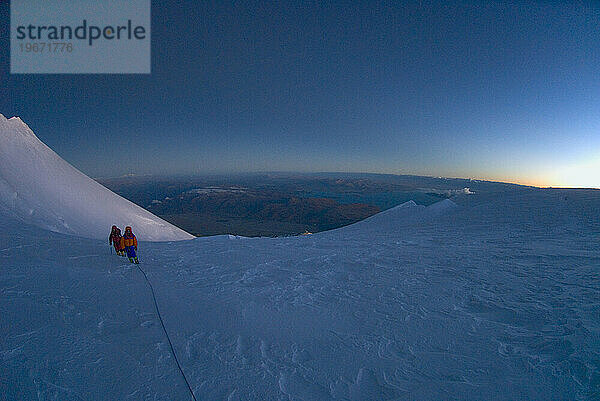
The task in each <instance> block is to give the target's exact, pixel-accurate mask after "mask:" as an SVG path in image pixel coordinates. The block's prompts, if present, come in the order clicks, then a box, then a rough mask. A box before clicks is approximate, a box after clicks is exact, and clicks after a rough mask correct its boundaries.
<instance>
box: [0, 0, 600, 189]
mask: <svg viewBox="0 0 600 401" xmlns="http://www.w3.org/2000/svg"><path fill="white" fill-rule="evenodd" d="M8 20H9V4H8V3H7V2H5V1H1V2H0V21H2V24H0V113H2V114H4V115H5V116H7V117H11V116H13V115H18V116H20V117H21V118H22V119H23V120H24V121H25V122H27V123H28V124H29V125H30V127H31V128H32V129H33V130H34V132H36V134H37V135H38V136H39V137H40V139H42V140H43V141H44V142H46V143H47V144H48V145H49V146H50V147H51V148H53V149H54V150H55V151H57V152H58V153H59V154H60V155H61V156H63V157H64V158H65V159H67V160H68V161H70V162H71V163H73V164H74V165H75V166H77V167H78V168H80V169H81V170H83V171H84V172H85V173H87V174H89V175H91V176H95V177H97V176H116V175H121V174H124V173H137V174H147V173H153V174H162V173H165V174H179V173H214V172H238V171H240V172H245V171H265V170H278V171H356V172H385V173H397V174H421V175H434V176H451V177H475V178H484V179H492V180H501V181H509V182H519V183H526V184H534V185H555V186H592V187H600V2H596V1H567V2H564V3H561V2H557V1H530V2H526V1H509V2H508V1H507V2H504V1H485V0H483V1H482V0H477V1H454V2H453V1H450V2H449V1H430V0H415V1H411V0H407V1H402V2H401V1H391V2H376V1H366V2H362V1H348V2H332V3H330V4H321V2H316V1H315V2H282V3H280V4H271V2H265V3H260V2H256V3H254V2H243V3H241V2H236V4H235V5H233V4H231V3H225V2H221V1H215V2H204V1H202V2H176V1H154V2H153V4H152V71H153V72H152V74H151V75H10V74H9V64H8V62H9V40H8V36H9V26H8Z"/></svg>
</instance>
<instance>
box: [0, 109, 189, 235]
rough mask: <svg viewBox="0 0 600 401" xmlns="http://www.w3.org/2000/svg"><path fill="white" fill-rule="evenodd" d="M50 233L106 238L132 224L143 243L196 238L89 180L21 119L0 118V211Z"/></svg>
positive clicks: (1, 116) (0, 116)
mask: <svg viewBox="0 0 600 401" xmlns="http://www.w3.org/2000/svg"><path fill="white" fill-rule="evenodd" d="M2 210H3V211H4V212H5V213H10V214H11V215H13V216H15V217H17V218H19V219H20V220H22V221H23V222H27V223H31V224H34V225H37V226H39V227H43V228H46V229H48V230H52V231H56V232H60V233H65V234H72V235H78V236H82V237H87V238H98V239H99V238H107V237H108V233H109V231H110V227H111V226H112V225H113V224H116V225H118V226H120V227H121V229H124V226H126V225H130V226H132V227H133V228H134V232H135V233H136V235H137V236H138V237H139V239H140V240H143V241H177V240H186V239H192V238H193V236H192V235H190V234H188V233H186V232H185V231H183V230H181V229H179V228H177V227H175V226H173V225H172V224H170V223H167V222H166V221H164V220H162V219H161V218H159V217H157V216H155V215H153V214H151V213H150V212H148V211H146V210H144V209H143V208H141V207H139V206H137V205H135V204H134V203H132V202H130V201H128V200H127V199H125V198H122V197H121V196H119V195H117V194H115V193H114V192H112V191H110V190H108V189H107V188H105V187H104V186H102V185H100V184H99V183H98V182H96V181H94V180H93V179H91V178H89V177H88V176H86V175H85V174H83V173H82V172H80V171H79V170H77V169H76V168H74V167H73V166H71V165H70V164H69V163H67V162H66V161H65V160H63V159H62V158H61V157H60V156H59V155H57V154H56V153H55V152H54V151H52V149H50V148H49V147H48V146H46V145H45V144H44V143H43V142H42V141H40V140H39V139H38V138H37V136H36V135H35V134H34V133H33V131H32V130H31V129H30V128H29V127H28V126H27V125H26V124H25V123H24V122H23V121H22V120H21V119H20V118H18V117H13V118H10V119H6V118H5V117H4V116H3V115H1V114H0V211H2Z"/></svg>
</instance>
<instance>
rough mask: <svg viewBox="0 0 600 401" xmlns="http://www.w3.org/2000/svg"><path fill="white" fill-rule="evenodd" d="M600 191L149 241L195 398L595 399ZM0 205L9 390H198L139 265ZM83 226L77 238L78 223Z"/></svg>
mask: <svg viewBox="0 0 600 401" xmlns="http://www.w3.org/2000/svg"><path fill="white" fill-rule="evenodd" d="M599 215H600V191H586V190H535V189H515V190H507V191H504V192H497V193H494V194H491V195H490V194H484V193H476V194H473V195H468V196H466V195H465V196H457V197H455V198H453V199H452V201H444V202H443V203H438V204H436V205H432V206H430V207H427V208H424V207H420V206H417V205H415V204H414V203H410V202H409V203H407V204H404V205H402V206H401V207H397V208H394V209H391V210H389V211H387V212H385V213H382V214H380V215H376V216H373V217H372V218H370V219H368V220H365V221H363V222H360V223H357V224H355V225H352V226H348V227H344V228H341V229H338V230H333V231H329V232H324V233H319V234H315V235H308V236H299V237H289V238H240V237H230V236H218V237H209V238H197V239H195V240H192V241H183V242H177V243H172V244H167V243H145V244H142V246H140V254H141V258H142V261H143V263H142V265H141V267H142V268H143V269H145V271H146V273H147V274H148V277H149V279H150V281H151V282H152V284H153V286H154V288H155V290H156V297H157V301H158V304H159V306H160V310H161V313H162V316H163V320H164V322H165V325H166V328H167V330H168V332H169V335H170V338H171V340H172V342H173V345H174V347H175V350H176V352H177V355H178V357H179V360H180V361H181V364H182V367H183V370H184V372H185V374H186V376H187V379H188V380H189V382H190V384H191V386H192V388H193V390H194V393H195V395H196V397H197V399H198V400H227V401H236V400H278V401H283V400H285V401H298V400H302V401H327V400H336V401H338V400H339V401H342V400H344V401H348V400H350V401H359V400H377V401H386V400H387V401H390V400H397V401H400V400H402V401H404V400H598V399H600V315H599V312H598V311H600V280H599V275H598V274H599V273H598V272H599V271H600V250H599V241H600V219H599V217H600V216H599ZM65 239H66V237H65V236H64V235H61V234H57V233H52V232H48V231H45V230H42V229H40V228H37V227H32V226H27V225H26V226H23V225H22V224H20V223H18V222H15V221H14V220H12V219H10V218H7V217H6V216H5V217H4V218H1V219H0V266H1V269H0V294H1V295H0V377H1V378H2V379H1V380H0V394H3V396H4V399H7V400H30V399H33V400H38V399H41V400H54V399H59V400H104V399H114V400H142V399H143V400H154V399H156V400H189V399H191V397H190V395H189V393H188V392H187V388H186V386H185V382H184V381H183V379H182V378H181V376H179V375H178V371H177V367H176V364H175V362H174V360H173V357H172V355H171V354H170V352H169V348H168V346H167V344H168V342H167V339H166V338H165V336H164V334H163V333H162V331H161V328H160V323H159V321H158V318H157V317H156V314H155V312H154V309H153V301H152V297H151V294H150V290H149V289H148V287H147V285H146V283H145V282H144V278H143V275H142V274H141V273H140V272H139V271H138V270H137V269H136V267H135V266H133V265H130V264H128V263H124V261H123V259H121V258H119V257H117V256H115V255H110V254H109V251H108V248H107V245H106V244H104V242H102V241H96V240H90V239H80V240H78V246H77V247H67V248H64V247H63V246H62V244H64V241H65ZM71 240H72V239H71Z"/></svg>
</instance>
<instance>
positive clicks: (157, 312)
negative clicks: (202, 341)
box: [136, 264, 198, 401]
mask: <svg viewBox="0 0 600 401" xmlns="http://www.w3.org/2000/svg"><path fill="white" fill-rule="evenodd" d="M136 266H137V268H138V270H139V271H141V272H142V274H143V275H144V278H145V279H146V282H147V283H148V286H149V287H150V291H152V299H153V300H154V307H155V308H156V314H157V315H158V320H160V324H161V326H162V328H163V331H164V332H165V336H167V340H168V341H169V347H171V353H172V354H173V357H174V358H175V363H177V368H178V369H179V372H180V373H181V376H182V377H183V380H184V381H185V384H186V385H187V388H188V390H190V394H191V395H192V398H193V399H194V401H198V400H197V399H196V396H195V395H194V391H193V390H192V386H190V383H189V382H188V379H187V378H186V377H185V373H183V369H182V368H181V364H180V363H179V359H177V354H175V348H173V343H172V342H171V338H170V337H169V333H167V328H166V327H165V323H164V322H163V319H162V316H161V315H160V310H159V309H158V303H157V302H156V296H155V295H154V287H152V284H151V283H150V280H148V276H146V272H145V271H143V270H142V268H141V267H140V265H138V264H136Z"/></svg>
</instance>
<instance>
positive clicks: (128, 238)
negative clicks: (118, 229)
mask: <svg viewBox="0 0 600 401" xmlns="http://www.w3.org/2000/svg"><path fill="white" fill-rule="evenodd" d="M123 242H124V244H125V250H126V251H127V257H128V258H129V261H130V262H131V263H140V261H139V260H138V258H137V255H136V251H137V245H138V244H137V238H135V235H134V234H133V232H132V231H131V227H130V226H127V227H125V234H124V235H123Z"/></svg>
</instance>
